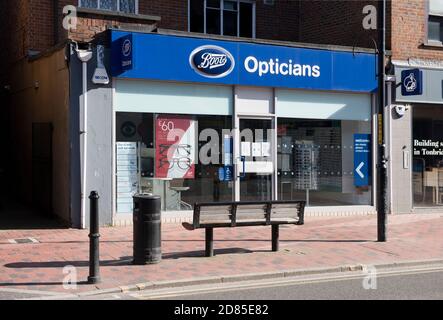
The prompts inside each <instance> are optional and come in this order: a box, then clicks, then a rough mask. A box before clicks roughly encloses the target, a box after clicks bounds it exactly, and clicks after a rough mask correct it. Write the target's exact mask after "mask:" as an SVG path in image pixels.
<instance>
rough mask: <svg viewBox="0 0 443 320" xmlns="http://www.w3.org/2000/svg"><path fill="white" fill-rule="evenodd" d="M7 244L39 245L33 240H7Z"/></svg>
mask: <svg viewBox="0 0 443 320" xmlns="http://www.w3.org/2000/svg"><path fill="white" fill-rule="evenodd" d="M8 242H9V243H12V244H28V243H39V242H38V240H37V239H35V238H20V239H9V240H8Z"/></svg>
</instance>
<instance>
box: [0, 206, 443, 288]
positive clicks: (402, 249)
mask: <svg viewBox="0 0 443 320" xmlns="http://www.w3.org/2000/svg"><path fill="white" fill-rule="evenodd" d="M101 234H102V237H101V247H100V259H101V276H102V278H103V283H101V284H99V285H97V286H93V285H88V284H84V282H80V283H79V284H78V287H77V289H76V290H69V291H67V290H65V289H63V286H62V281H63V279H64V277H65V275H64V274H63V268H64V267H65V266H67V265H72V266H75V267H76V269H77V275H78V279H80V280H81V281H84V280H86V278H87V276H88V250H89V239H88V231H86V230H72V229H47V230H3V231H2V230H0V290H1V289H2V288H8V289H22V290H42V291H51V292H63V293H75V292H84V291H91V290H95V289H105V288H113V287H118V286H127V285H133V284H137V283H143V282H148V281H156V280H157V281H161V280H185V279H189V278H196V277H207V276H229V275H237V274H248V273H257V272H276V271H281V270H293V269H310V268H319V267H335V266H341V265H352V264H379V263H393V262H405V261H413V260H431V259H443V213H442V214H422V215H395V216H390V217H389V235H388V240H389V241H388V242H387V243H378V242H376V236H377V234H376V216H374V215H368V216H351V217H308V218H307V219H306V225H304V226H301V227H300V226H284V227H281V229H280V252H278V253H274V252H271V250H270V249H271V241H270V238H271V228H270V227H247V228H234V229H215V232H214V238H215V253H216V256H215V257H213V258H205V257H204V245H205V244H204V230H197V231H192V232H191V231H187V230H185V229H183V227H182V226H181V225H179V224H163V227H162V238H163V242H162V249H163V261H162V262H161V263H160V264H157V265H147V266H134V265H132V228H131V227H118V228H103V229H101ZM25 237H33V238H35V239H37V240H38V241H39V243H31V244H11V243H9V242H8V240H9V239H15V238H25Z"/></svg>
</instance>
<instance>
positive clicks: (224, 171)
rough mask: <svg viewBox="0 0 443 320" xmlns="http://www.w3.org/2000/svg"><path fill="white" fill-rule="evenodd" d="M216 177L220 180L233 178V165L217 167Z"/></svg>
mask: <svg viewBox="0 0 443 320" xmlns="http://www.w3.org/2000/svg"><path fill="white" fill-rule="evenodd" d="M218 178H219V180H220V181H232V180H233V178H234V167H233V166H223V167H221V168H219V169H218Z"/></svg>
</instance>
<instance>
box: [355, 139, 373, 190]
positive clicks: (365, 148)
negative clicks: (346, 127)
mask: <svg viewBox="0 0 443 320" xmlns="http://www.w3.org/2000/svg"><path fill="white" fill-rule="evenodd" d="M371 159H372V158H371V135H370V134H360V133H359V134H354V185H355V186H356V187H366V186H369V185H370V184H371V176H372V174H371V173H372V170H371V168H372V161H371Z"/></svg>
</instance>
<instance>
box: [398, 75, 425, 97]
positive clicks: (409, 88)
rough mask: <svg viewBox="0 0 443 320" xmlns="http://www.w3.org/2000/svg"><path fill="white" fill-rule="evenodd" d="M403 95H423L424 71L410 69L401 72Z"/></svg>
mask: <svg viewBox="0 0 443 320" xmlns="http://www.w3.org/2000/svg"><path fill="white" fill-rule="evenodd" d="M401 94H402V95H403V96H419V95H422V94H423V71H420V70H419V69H410V70H403V71H402V72H401Z"/></svg>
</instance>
